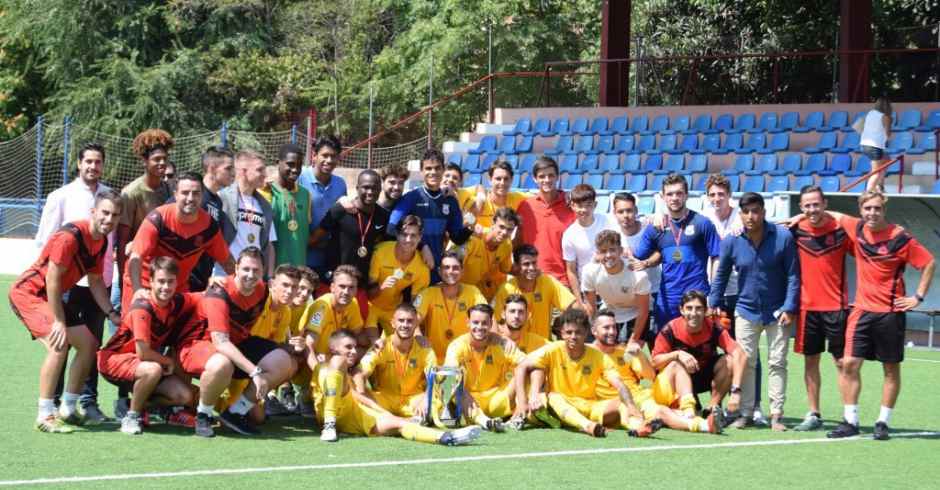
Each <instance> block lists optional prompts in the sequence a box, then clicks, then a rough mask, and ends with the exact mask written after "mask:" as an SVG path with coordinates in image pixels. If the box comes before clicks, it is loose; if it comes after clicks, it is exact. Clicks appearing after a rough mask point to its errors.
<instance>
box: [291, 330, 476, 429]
mask: <svg viewBox="0 0 940 490" xmlns="http://www.w3.org/2000/svg"><path fill="white" fill-rule="evenodd" d="M329 346H330V359H329V360H328V361H326V362H321V363H318V362H317V360H316V354H315V353H311V354H310V357H309V358H308V360H307V362H308V364H309V365H310V368H311V370H312V371H313V383H312V388H313V395H314V402H315V404H316V414H317V419H318V421H319V422H320V423H321V424H322V427H323V429H322V431H321V432H320V439H321V440H323V441H329V442H335V441H337V440H338V439H339V437H338V435H337V431H340V432H343V433H346V434H353V435H364V436H390V435H398V436H401V437H403V438H405V439H409V440H412V441H419V442H430V443H435V442H436V443H438V444H442V445H445V446H456V445H460V444H467V443H469V442H470V441H473V440H474V439H476V438H478V437H480V428H479V427H477V426H471V427H465V428H463V429H457V430H453V431H447V432H442V431H440V430H437V429H432V428H429V427H422V426H421V425H420V424H417V423H415V422H411V421H409V420H407V419H403V418H401V417H396V416H394V415H392V414H390V413H388V412H386V411H384V410H382V409H381V408H380V407H378V406H373V405H374V403H373V402H371V400H369V399H368V398H366V397H364V396H362V395H360V394H359V393H357V392H356V391H355V390H353V389H352V387H351V383H350V376H349V371H350V369H352V368H353V367H354V366H355V365H356V359H358V354H357V352H356V336H355V335H354V334H353V333H352V332H351V331H349V330H346V329H341V330H337V331H336V332H334V333H333V334H332V335H330V337H329Z"/></svg>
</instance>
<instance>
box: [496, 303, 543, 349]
mask: <svg viewBox="0 0 940 490" xmlns="http://www.w3.org/2000/svg"><path fill="white" fill-rule="evenodd" d="M528 321H529V302H528V301H527V300H526V299H525V296H523V295H521V294H510V295H509V296H506V299H505V300H503V314H502V321H501V322H499V323H498V324H497V325H498V328H497V330H498V331H499V333H500V335H502V336H503V337H506V338H507V339H509V340H511V341H512V343H513V344H516V347H518V348H519V350H521V351H522V352H523V354H531V353H532V352H534V351H535V350H536V349H538V348H539V347H542V346H543V345H545V344H547V343H548V339H546V338H545V337H542V336H541V335H538V334H534V333H532V332H526V331H525V326H526V323H528Z"/></svg>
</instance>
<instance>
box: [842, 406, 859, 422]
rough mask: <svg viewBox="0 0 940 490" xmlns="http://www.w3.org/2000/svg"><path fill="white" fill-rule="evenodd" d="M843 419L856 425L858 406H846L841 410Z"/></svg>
mask: <svg viewBox="0 0 940 490" xmlns="http://www.w3.org/2000/svg"><path fill="white" fill-rule="evenodd" d="M843 417H845V421H846V422H848V423H850V424H852V425H858V405H846V406H845V409H843Z"/></svg>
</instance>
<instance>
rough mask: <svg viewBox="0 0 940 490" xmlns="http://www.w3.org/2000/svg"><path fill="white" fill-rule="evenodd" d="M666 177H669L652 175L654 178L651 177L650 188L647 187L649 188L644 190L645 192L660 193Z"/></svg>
mask: <svg viewBox="0 0 940 490" xmlns="http://www.w3.org/2000/svg"><path fill="white" fill-rule="evenodd" d="M668 176H669V175H668V174H657V175H654V176H653V181H652V182H650V186H649V188H648V189H646V190H648V191H650V192H659V191H661V190H662V188H663V181H664V180H666V177H668Z"/></svg>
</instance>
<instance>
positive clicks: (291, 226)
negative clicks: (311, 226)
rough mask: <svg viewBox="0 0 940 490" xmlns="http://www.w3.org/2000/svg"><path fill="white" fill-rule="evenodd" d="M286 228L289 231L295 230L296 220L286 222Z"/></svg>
mask: <svg viewBox="0 0 940 490" xmlns="http://www.w3.org/2000/svg"><path fill="white" fill-rule="evenodd" d="M287 229H288V230H290V231H297V220H295V219H292V220H290V221H288V222H287Z"/></svg>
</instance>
